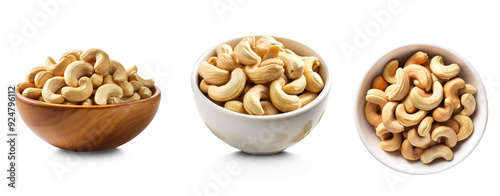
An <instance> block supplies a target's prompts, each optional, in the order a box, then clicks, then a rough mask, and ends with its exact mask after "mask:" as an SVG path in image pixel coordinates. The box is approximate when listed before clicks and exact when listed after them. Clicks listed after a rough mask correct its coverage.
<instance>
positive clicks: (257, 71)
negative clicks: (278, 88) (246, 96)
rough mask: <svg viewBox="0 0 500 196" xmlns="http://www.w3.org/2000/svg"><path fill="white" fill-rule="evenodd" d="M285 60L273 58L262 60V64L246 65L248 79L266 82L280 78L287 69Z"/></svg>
mask: <svg viewBox="0 0 500 196" xmlns="http://www.w3.org/2000/svg"><path fill="white" fill-rule="evenodd" d="M283 65H284V64H283V61H282V60H281V59H278V58H271V59H267V60H265V61H262V63H260V64H254V65H247V66H245V73H246V75H247V76H248V79H250V81H252V82H253V83H255V84H266V83H268V82H271V81H274V80H276V79H278V78H280V77H281V76H282V75H283V73H284V72H285V69H284V68H283Z"/></svg>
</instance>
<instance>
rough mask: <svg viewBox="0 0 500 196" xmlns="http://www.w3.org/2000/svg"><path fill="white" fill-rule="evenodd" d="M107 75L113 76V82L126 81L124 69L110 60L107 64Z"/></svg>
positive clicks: (116, 62)
mask: <svg viewBox="0 0 500 196" xmlns="http://www.w3.org/2000/svg"><path fill="white" fill-rule="evenodd" d="M107 73H108V74H109V75H113V81H115V82H123V81H125V80H127V79H128V78H127V75H128V74H127V70H126V69H125V67H124V66H123V65H122V64H121V63H119V62H118V61H115V60H113V59H111V60H110V62H109V69H108V71H107Z"/></svg>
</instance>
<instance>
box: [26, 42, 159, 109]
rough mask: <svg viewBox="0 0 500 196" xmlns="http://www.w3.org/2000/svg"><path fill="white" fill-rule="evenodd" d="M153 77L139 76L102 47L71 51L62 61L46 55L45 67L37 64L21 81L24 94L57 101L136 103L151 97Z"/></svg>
mask: <svg viewBox="0 0 500 196" xmlns="http://www.w3.org/2000/svg"><path fill="white" fill-rule="evenodd" d="M153 86H154V81H153V80H152V79H143V78H142V77H140V76H139V75H137V67H136V66H135V65H134V66H132V67H130V68H128V69H125V67H124V66H123V65H122V64H120V63H119V62H118V61H115V60H113V59H110V58H109V56H108V54H107V53H106V52H104V51H102V50H100V49H89V50H86V51H81V50H70V51H67V52H66V53H64V54H63V55H62V56H61V58H60V60H59V62H55V61H54V59H52V58H51V57H47V60H46V62H45V66H40V67H35V68H33V69H31V70H30V71H29V72H28V74H27V75H26V81H25V82H22V83H20V84H18V89H19V92H21V93H22V95H23V96H25V97H28V98H31V99H35V100H39V101H43V102H47V103H54V104H66V105H86V106H89V105H106V104H119V103H127V102H133V101H137V100H140V99H145V98H149V97H151V96H152V94H153V93H152V91H151V89H150V88H152V87H153Z"/></svg>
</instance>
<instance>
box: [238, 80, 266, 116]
mask: <svg viewBox="0 0 500 196" xmlns="http://www.w3.org/2000/svg"><path fill="white" fill-rule="evenodd" d="M262 99H269V89H268V88H267V87H266V86H264V85H262V84H257V85H255V86H253V87H252V88H250V89H249V90H248V91H247V93H245V97H244V98H243V106H244V108H245V111H247V113H248V114H253V115H264V109H263V108H262V105H260V100H262Z"/></svg>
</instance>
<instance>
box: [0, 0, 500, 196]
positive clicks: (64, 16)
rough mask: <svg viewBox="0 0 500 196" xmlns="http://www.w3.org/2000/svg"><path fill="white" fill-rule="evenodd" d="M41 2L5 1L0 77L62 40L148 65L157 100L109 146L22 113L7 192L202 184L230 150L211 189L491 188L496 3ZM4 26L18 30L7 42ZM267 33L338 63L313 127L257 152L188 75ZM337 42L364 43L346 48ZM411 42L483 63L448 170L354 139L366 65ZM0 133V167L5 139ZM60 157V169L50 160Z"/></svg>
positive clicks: (497, 82)
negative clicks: (224, 175) (469, 139)
mask: <svg viewBox="0 0 500 196" xmlns="http://www.w3.org/2000/svg"><path fill="white" fill-rule="evenodd" d="M45 2H54V1H53V0H36V1H9V2H8V3H7V2H6V1H3V2H2V3H1V5H0V21H1V27H0V40H1V43H2V44H1V45H0V59H1V61H0V62H1V64H2V68H3V71H2V77H0V80H1V82H2V85H1V86H3V87H6V85H7V84H12V83H19V82H22V81H23V80H24V76H25V74H26V72H27V71H28V70H30V69H31V68H33V67H35V66H42V65H44V61H45V58H46V57H47V56H52V57H54V58H55V59H58V58H59V56H60V55H61V54H62V53H63V52H65V51H66V50H70V49H83V50H85V49H88V48H101V49H103V50H105V51H106V52H107V53H108V54H109V55H110V57H111V58H113V59H116V60H118V61H120V62H121V63H122V64H124V65H125V66H126V67H128V66H132V65H137V66H138V67H139V73H140V74H141V75H144V76H146V77H152V78H154V79H155V80H156V82H157V84H158V85H159V86H160V88H161V90H162V101H161V105H160V108H159V110H158V113H157V114H156V117H155V119H154V120H153V121H152V122H151V124H150V125H149V126H148V127H147V128H146V129H145V130H144V131H143V132H142V133H141V134H140V135H139V136H138V137H136V138H135V139H133V140H132V141H131V142H129V143H127V144H125V145H123V146H121V147H119V148H118V149H116V150H111V151H105V152H96V153H74V152H69V151H64V150H60V149H58V148H55V147H53V146H51V145H49V144H47V143H46V142H44V141H43V140H41V139H40V138H38V137H37V136H36V135H35V134H34V133H33V132H31V131H30V130H29V129H28V128H27V127H26V125H25V124H24V123H23V122H20V123H18V130H19V131H20V132H21V134H20V143H19V151H18V152H19V160H18V161H19V168H18V169H19V173H18V175H19V176H18V183H19V184H18V189H17V190H11V189H10V188H7V186H6V181H5V180H0V182H2V185H1V186H0V191H1V193H2V195H7V194H9V195H11V194H14V195H21V194H22V195H27V194H30V195H32V194H37V193H45V194H44V195H46V194H48V193H50V194H51V195H90V194H95V195H104V194H110V193H111V194H113V195H119V194H126V195H138V194H141V195H142V194H143V193H148V195H160V194H162V195H196V194H195V191H196V190H199V191H201V192H203V189H204V187H206V186H213V185H214V184H215V183H216V182H215V181H214V180H213V179H212V178H211V177H210V173H220V172H226V169H225V168H226V165H228V164H237V165H238V168H239V173H238V174H236V175H231V176H230V181H229V183H227V184H223V185H222V187H221V186H218V189H217V190H216V192H215V193H216V194H214V195H334V194H349V195H354V194H356V195H360V194H373V195H401V194H405V195H422V194H429V193H432V194H433V195H437V194H450V195H451V194H459V195H465V194H478V193H479V194H481V193H483V194H485V193H490V194H491V195H493V194H498V193H499V189H498V183H499V181H498V180H497V177H498V176H499V175H500V169H499V167H498V166H499V165H500V158H499V154H498V150H497V148H498V146H497V145H498V141H499V138H500V133H499V132H498V129H499V128H500V125H499V121H498V120H497V118H498V117H499V115H500V113H499V112H498V108H499V107H500V105H499V104H498V103H499V102H498V101H496V100H498V99H499V96H500V93H499V92H500V79H498V76H499V75H500V73H498V71H499V70H500V68H498V67H499V66H500V65H499V63H498V54H499V52H500V51H499V49H498V46H499V45H500V38H499V35H500V28H499V27H500V25H499V21H498V19H499V18H500V12H498V6H499V5H498V3H496V4H494V3H490V2H492V1H474V2H471V1H468V2H467V3H465V2H462V1H461V2H458V1H439V2H438V1H430V0H429V1H410V0H383V1H368V0H367V1H312V0H308V1H268V0H258V1H256V0H254V1H243V0H228V1H226V0H198V1H168V2H167V1H135V2H132V1H115V2H103V1H97V0H96V1H77V2H74V1H71V2H58V3H57V5H58V9H57V10H55V11H54V12H53V13H52V12H51V13H47V12H46V11H44V10H43V9H42V7H41V6H40V5H39V3H42V4H43V3H45ZM393 3H396V5H397V11H396V12H393V13H390V19H389V20H387V23H384V24H383V25H382V24H381V23H380V22H377V20H376V19H375V17H374V16H373V15H372V14H371V13H372V12H374V13H380V12H387V11H388V7H389V6H390V5H391V4H393ZM214 5H219V7H223V8H226V9H225V10H220V9H216V8H215V7H214ZM224 6H225V7H224ZM47 14H50V16H48V17H47V18H43V17H44V16H47ZM34 16H36V17H38V18H37V19H36V20H38V22H36V21H35V22H36V24H35V25H38V26H36V29H37V30H36V31H35V32H33V33H32V34H31V35H27V36H26V35H23V34H22V29H23V26H25V25H27V23H32V22H33V17H34ZM374 24H377V25H375V26H371V29H369V30H368V31H367V30H366V29H365V27H366V26H370V25H374ZM376 27H379V28H378V29H377V28H376ZM357 29H359V31H361V32H365V33H371V34H370V36H369V39H368V42H366V44H365V45H359V44H358V45H357V46H356V45H354V42H353V41H354V38H355V35H356V33H358V30H357ZM9 34H10V35H11V36H12V34H16V35H18V36H23V37H24V38H23V39H24V40H23V42H22V43H18V44H12V43H11V41H10V39H9ZM264 34H266V35H275V36H280V37H287V38H291V39H294V40H297V41H300V42H302V43H304V44H306V45H308V46H310V47H311V48H313V49H314V50H316V51H317V52H318V53H319V54H320V55H321V56H322V57H323V58H324V59H325V61H326V62H327V64H328V65H327V66H329V68H330V71H331V74H332V75H333V76H332V77H331V78H332V91H331V94H330V100H329V105H328V108H327V110H326V113H325V115H324V116H323V119H322V121H321V123H320V124H319V125H318V126H317V127H316V128H315V129H314V130H313V131H312V132H311V134H310V135H309V136H308V137H306V138H305V139H304V140H302V141H301V142H300V143H298V144H297V145H295V146H292V147H291V148H289V149H287V150H286V152H285V153H281V154H278V155H275V156H258V157H254V156H248V155H244V154H242V153H240V152H238V151H237V150H236V149H233V148H232V147H230V146H228V145H226V144H225V143H223V142H221V141H220V140H219V139H217V138H216V137H215V136H214V135H213V134H212V133H211V132H210V131H209V130H208V129H207V128H206V127H205V125H204V124H203V123H202V121H201V119H200V117H199V115H198V114H197V110H196V108H195V106H194V102H193V98H192V93H191V89H190V84H189V82H190V78H189V77H190V73H191V70H192V67H193V65H194V63H195V62H196V60H197V58H198V57H199V56H200V55H201V54H202V53H203V52H205V51H206V50H207V49H209V48H210V47H212V46H214V45H216V44H218V43H220V42H222V41H225V40H228V39H231V38H235V37H241V36H247V35H264ZM342 43H345V44H350V45H354V46H356V47H358V49H359V50H358V51H357V53H355V54H352V55H344V54H343V53H342V51H341V49H340V46H341V44H342ZM412 43H431V44H438V45H442V46H446V47H448V48H451V49H453V50H454V51H456V52H458V53H460V54H461V55H463V56H464V57H465V58H466V59H467V60H468V61H470V62H471V63H472V64H473V65H474V66H475V68H476V70H477V71H478V72H479V74H480V75H481V76H482V79H483V82H484V84H485V87H486V90H487V93H488V100H489V108H490V110H489V111H490V112H489V117H490V118H489V121H488V126H487V128H486V131H485V134H484V136H483V139H482V141H481V142H480V143H479V145H478V146H477V148H476V149H475V150H474V152H473V153H472V154H471V155H470V156H469V157H468V158H467V159H465V160H464V161H463V162H462V163H460V164H458V165H457V166H455V167H453V168H451V169H449V170H446V171H443V172H440V173H437V174H432V175H424V176H415V175H404V174H400V173H398V172H395V171H394V170H391V169H389V168H387V167H386V166H384V165H382V164H381V163H380V162H378V161H377V160H376V159H375V158H373V157H372V156H371V154H370V153H369V152H368V151H367V150H366V149H365V147H364V145H363V144H362V143H361V140H360V139H359V137H358V133H357V131H356V128H355V124H354V120H353V116H354V114H353V108H354V100H356V96H357V87H358V85H359V82H360V81H361V80H362V78H363V75H364V74H365V72H366V71H367V70H368V69H369V68H370V66H371V65H372V64H373V63H374V62H375V61H377V60H378V58H380V57H381V56H382V55H384V54H385V53H387V52H388V51H390V50H392V49H395V48H397V47H400V46H402V45H406V44H412ZM16 48H17V49H16ZM349 58H350V59H351V60H350V61H349V60H348V59H349ZM3 89H4V90H2V92H3V93H5V94H6V88H3ZM5 94H4V95H5ZM4 103H5V102H4ZM4 107H6V106H4ZM5 110H6V109H5ZM5 110H3V111H5ZM4 115H5V114H4ZM2 133H5V132H2ZM3 135H4V134H3ZM2 137H5V136H2ZM2 141H4V140H3V139H2ZM1 146H2V150H0V152H2V154H3V155H2V156H1V161H0V165H1V166H0V168H2V169H3V168H5V167H6V166H7V158H6V154H5V153H6V151H7V146H6V144H5V143H4V144H3V145H1ZM54 168H59V169H60V168H64V169H65V170H64V171H63V173H58V172H56V170H55V169H54ZM4 172H5V171H4ZM4 172H2V173H3V174H1V175H0V176H4V175H5V173H4ZM4 182H5V183H4ZM5 193H7V194H5Z"/></svg>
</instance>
